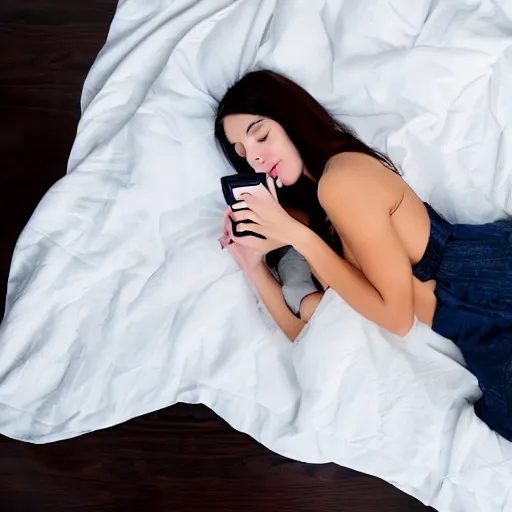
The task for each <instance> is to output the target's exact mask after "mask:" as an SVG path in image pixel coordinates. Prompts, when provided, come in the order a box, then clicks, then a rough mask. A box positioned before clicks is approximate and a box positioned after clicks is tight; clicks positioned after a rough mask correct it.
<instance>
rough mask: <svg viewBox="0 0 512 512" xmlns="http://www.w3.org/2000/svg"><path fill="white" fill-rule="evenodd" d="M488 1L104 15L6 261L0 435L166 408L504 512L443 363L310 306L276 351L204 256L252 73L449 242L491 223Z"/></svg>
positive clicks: (453, 502)
mask: <svg viewBox="0 0 512 512" xmlns="http://www.w3.org/2000/svg"><path fill="white" fill-rule="evenodd" d="M511 5H512V4H511V3H510V1H509V0H494V1H493V0H443V1H442V2H440V1H436V0H432V1H430V0H416V1H414V2H411V1H410V0H238V1H233V0H203V1H199V2H198V1H196V0H174V1H171V0H167V1H166V0H144V1H143V2H141V1H139V0H121V1H120V4H119V8H118V11H117V13H116V16H115V19H114V22H113V24H112V28H111V31H110V34H109V38H108V41H107V43H106V45H105V47H104V49H103V50H102V52H101V54H100V55H99V58H98V59H97V61H96V63H95V64H94V67H93V69H92V70H91V72H90V74H89V77H88V79H87V81H86V84H85V88H84V93H83V101H82V107H83V116H82V120H81V122H80V125H79V128H78V134H77V138H76V142H75V144H74V147H73V150H72V154H71V157H70V161H69V168H68V174H67V175H66V177H65V178H63V179H62V180H61V181H60V182H58V183H57V184H56V185H55V186H54V187H53V188H52V189H51V190H50V191H49V192H48V193H47V194H46V196H45V197H44V199H43V200H42V202H41V203H40V205H39V206H38V208H37V210H36V212H35V213H34V215H33V216H32V218H31V219H30V222H29V223H28V225H27V227H26V228H25V230H24V231H23V233H22V235H21V237H20V239H19V242H18V244H17V247H16V251H15V255H14V259H13V264H12V269H11V274H10V280H9V288H8V298H7V311H6V316H5V319H4V321H3V323H2V326H1V330H0V431H1V432H2V433H3V434H5V435H7V436H10V437H13V438H16V439H21V440H25V441H28V442H33V443H48V442H52V441H57V440H62V439H66V438H70V437H73V436H78V435H81V434H83V433H86V432H89V431H91V430H96V429H101V428H105V427H107V426H111V425H114V424H118V423H120V422H123V421H126V420H128V419H129V418H132V417H135V416H138V415H141V414H144V413H147V412H149V411H153V410H156V409H159V408H162V407H165V406H168V405H170V404H173V403H175V402H177V401H181V402H190V403H198V402H201V403H204V404H206V405H208V406H209V407H211V408H212V409H213V410H215V411H216V412H217V413H218V414H220V415H221V416H222V417H223V418H225V419H226V420H227V421H228V422H229V423H230V424H231V425H232V426H233V427H234V428H236V429H239V430H241V431H243V432H246V433H248V434H250V435H251V436H253V437H254V438H255V439H257V440H258V441H260V442H261V443H263V444H264V445H265V446H267V447H268V448H270V449H271V450H273V451H275V452H278V453H281V454H283V455H285V456H287V457H290V458H293V459H297V460H301V461H307V462H327V461H334V462H336V463H338V464H341V465H343V466H347V467H350V468H354V469H356V470H359V471H362V472H365V473H368V474H372V475H376V476H378V477H380V478H383V479H385V480H387V481H388V482H390V483H392V484H394V485H395V486H397V487H398V488H400V489H402V490H404V491H405V492H407V493H409V494H411V495H413V496H415V497H417V498H418V499H420V500H421V501H422V502H424V503H425V504H431V505H432V506H433V507H435V508H436V509H438V510H440V511H457V512H459V511H460V512H462V511H464V512H473V511H474V512H482V511H485V512H495V511H503V510H512V492H511V491H512V461H511V458H512V443H508V442H506V441H504V440H503V439H501V438H500V437H499V436H497V435H496V434H494V433H493V432H491V431H490V430H489V429H488V428H487V427H486V426H485V425H484V424H483V423H482V422H481V421H480V420H479V419H478V418H477V417H476V416H475V414H474V412H473V407H472V405H471V402H472V401H474V400H476V399H477V398H478V397H479V396H480V392H479V390H478V386H477V383H476V380H475V378H474V377H473V376H472V375H471V374H470V373H469V372H468V371H467V370H466V369H465V368H464V366H463V361H462V358H461V355H460V352H459V351H458V349H457V348H456V347H455V346H454V345H453V344H452V343H451V342H450V341H448V340H446V339H443V338H441V337H440V336H438V335H436V334H434V333H433V332H432V331H431V330H430V329H428V328H427V327H426V326H425V325H423V324H421V323H419V322H416V324H415V326H414V328H413V330H412V331H411V332H410V333H409V335H408V336H407V337H406V339H400V338H398V337H395V336H392V335H390V334H387V333H386V332H385V331H384V330H382V329H380V328H379V327H377V326H376V325H375V324H373V323H371V322H369V321H367V320H365V319H364V318H362V317H360V315H358V314H357V313H355V312H354V311H353V310H352V309H351V308H349V307H348V306H347V305H346V304H345V303H344V302H343V301H342V300H341V299H340V298H339V297H338V296H337V295H335V294H334V293H333V292H328V293H327V294H326V296H325V297H324V300H323V301H322V303H321V304H320V306H319V309H318V310H317V312H316V314H315V315H314V317H313V319H312V320H311V322H310V324H309V325H308V326H307V328H306V329H305V330H304V331H303V333H302V334H301V336H300V338H299V341H298V343H296V344H294V345H292V344H290V343H288V342H287V341H286V340H285V337H284V335H283V334H282V333H280V332H279V331H278V330H277V328H276V327H275V325H274V323H273V321H272V320H271V318H270V317H269V316H268V314H267V313H266V311H265V310H264V309H263V308H262V307H261V305H259V304H258V303H257V300H256V297H255V296H254V294H253V292H252V290H251V288H250V286H249V285H248V283H247V281H246V280H245V278H244V276H243V275H242V273H241V271H240V270H239V269H238V267H237V265H236V264H235V263H234V262H233V261H232V260H231V258H230V256H229V255H228V254H227V253H226V252H225V251H221V250H220V247H219V245H218V242H217V237H218V236H219V235H220V233H221V230H222V213H223V210H224V204H223V199H222V195H221V192H220V187H219V178H220V177H221V176H222V175H225V174H227V173H230V172H232V170H231V169H230V167H229V165H228V164H227V163H226V161H225V160H224V159H223V157H222V156H221V154H220V152H219V150H218V149H217V147H216V145H215V142H214V139H213V115H214V109H215V106H216V103H217V101H218V100H219V99H220V98H221V96H222V95H223V94H224V92H225V90H226V88H227V87H228V86H229V85H230V84H231V83H233V82H234V81H235V80H236V79H237V78H238V77H240V76H241V75H242V74H244V73H245V72H246V71H248V70H251V69H254V68H270V69H274V70H277V71H280V72H283V73H285V74H287V75H288V76H290V77H291V78H293V79H295V80H296V81H297V82H298V83H300V84H301V85H303V86H305V87H306V88H307V89H308V90H309V91H310V92H311V93H312V94H313V95H314V96H315V97H316V98H317V99H318V100H319V101H320V102H321V103H322V104H324V105H325V106H326V107H327V108H329V109H330V110H331V111H332V112H333V113H334V114H335V115H336V116H337V117H338V119H340V120H341V121H344V122H346V123H347V124H349V125H350V126H352V127H353V128H355V129H356V130H357V131H358V132H359V134H360V135H361V136H362V137H363V138H364V139H365V140H366V141H367V142H368V143H371V144H374V145H376V146H377V147H379V148H381V149H383V150H384V151H386V152H387V153H388V154H389V155H390V157H391V158H392V159H393V160H394V161H395V163H396V164H398V165H399V166H401V167H402V168H403V170H404V172H405V174H404V178H405V179H406V181H407V182H408V183H409V184H410V185H411V186H412V187H413V188H414V189H415V190H416V191H417V193H418V194H419V195H420V196H421V197H422V199H424V200H427V201H429V202H430V203H431V204H432V205H433V206H434V207H435V208H436V209H438V210H439V211H440V212H441V213H443V214H444V215H445V216H446V217H447V218H448V220H450V221H452V222H455V221H461V222H462V221H464V222H475V223H476V222H483V221H485V220H492V219H495V218H497V217H500V216H503V215H504V214H505V213H506V212H508V213H512V195H511V186H512V180H511V166H512V131H511V127H510V125H507V120H508V119H510V118H511V116H512V92H511V91H512V7H511Z"/></svg>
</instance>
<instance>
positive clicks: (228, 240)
mask: <svg viewBox="0 0 512 512" xmlns="http://www.w3.org/2000/svg"><path fill="white" fill-rule="evenodd" d="M219 243H220V246H221V247H222V249H224V248H225V247H226V246H227V245H229V244H230V243H232V240H231V237H229V236H227V235H222V236H221V237H220V238H219Z"/></svg>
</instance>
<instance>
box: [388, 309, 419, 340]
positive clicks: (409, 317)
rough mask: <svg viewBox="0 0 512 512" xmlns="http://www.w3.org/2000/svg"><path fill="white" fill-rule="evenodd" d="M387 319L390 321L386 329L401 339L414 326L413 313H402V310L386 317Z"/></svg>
mask: <svg viewBox="0 0 512 512" xmlns="http://www.w3.org/2000/svg"><path fill="white" fill-rule="evenodd" d="M404 309H408V308H404ZM387 318H388V319H389V320H390V321H389V320H388V327H387V329H388V330H389V331H391V332H392V333H393V334H396V335H397V336H400V337H402V338H403V337H404V336H407V334H409V332H410V331H411V329H412V328H413V326H414V311H408V312H406V313H404V310H403V309H402V310H401V311H400V312H399V313H395V314H389V315H387Z"/></svg>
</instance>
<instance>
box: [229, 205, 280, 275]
mask: <svg viewBox="0 0 512 512" xmlns="http://www.w3.org/2000/svg"><path fill="white" fill-rule="evenodd" d="M230 214H231V208H229V207H228V208H227V209H226V212H225V213H224V234H223V235H222V236H221V237H220V238H219V242H220V245H221V247H222V248H223V249H225V248H226V247H227V250H228V252H229V254H231V256H232V257H233V259H234V260H235V261H236V262H237V263H238V265H239V266H240V267H241V268H242V270H244V272H246V273H249V274H250V273H251V272H252V271H253V270H255V269H256V268H257V267H258V266H260V265H263V264H264V260H263V258H264V256H265V255H266V254H267V253H269V252H270V251H273V250H274V249H278V248H279V247H282V244H280V243H279V242H276V241H275V240H262V239H261V238H257V237H255V236H245V237H235V236H234V235H233V232H232V228H231V220H230V218H229V217H230ZM241 238H243V239H244V242H245V244H240V243H238V240H240V239H241Z"/></svg>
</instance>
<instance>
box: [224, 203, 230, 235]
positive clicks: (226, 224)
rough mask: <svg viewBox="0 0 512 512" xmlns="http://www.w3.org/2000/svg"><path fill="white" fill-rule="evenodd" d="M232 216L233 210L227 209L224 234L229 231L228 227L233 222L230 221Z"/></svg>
mask: <svg viewBox="0 0 512 512" xmlns="http://www.w3.org/2000/svg"><path fill="white" fill-rule="evenodd" d="M230 214H231V208H229V206H228V207H227V208H226V211H225V212H224V233H225V232H226V231H227V227H228V225H229V224H231V222H230V221H229V216H230Z"/></svg>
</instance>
